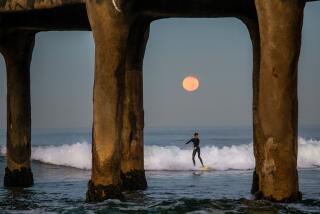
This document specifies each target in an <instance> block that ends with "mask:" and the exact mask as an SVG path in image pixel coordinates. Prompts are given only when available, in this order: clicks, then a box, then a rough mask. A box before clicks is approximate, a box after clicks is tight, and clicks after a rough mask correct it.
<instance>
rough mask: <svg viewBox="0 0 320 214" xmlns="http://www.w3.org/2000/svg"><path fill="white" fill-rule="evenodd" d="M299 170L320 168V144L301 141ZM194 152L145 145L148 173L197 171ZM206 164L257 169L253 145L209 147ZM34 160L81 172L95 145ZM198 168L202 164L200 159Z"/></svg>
mask: <svg viewBox="0 0 320 214" xmlns="http://www.w3.org/2000/svg"><path fill="white" fill-rule="evenodd" d="M298 142H299V150H298V167H299V168H310V167H315V166H320V141H317V140H312V139H310V140H305V139H303V138H299V139H298ZM0 152H1V154H2V155H5V154H6V148H5V147H2V148H1V151H0ZM191 155H192V150H191V149H181V148H179V147H176V146H145V154H144V161H145V169H146V170H196V169H198V168H197V167H194V166H193V164H192V159H191ZM201 157H202V159H203V161H204V164H205V165H206V166H208V167H210V168H213V169H215V170H228V169H236V170H245V169H253V168H254V166H255V163H254V156H253V145H252V143H250V144H242V145H234V146H224V147H222V148H218V147H216V146H206V147H203V148H201ZM31 158H32V159H33V160H38V161H40V162H43V163H48V164H55V165H61V166H69V167H75V168H79V169H86V170H89V169H91V166H92V163H91V144H89V143H88V142H82V143H74V144H66V145H61V146H35V147H32V157H31ZM196 162H197V166H200V162H199V160H198V158H197V157H196Z"/></svg>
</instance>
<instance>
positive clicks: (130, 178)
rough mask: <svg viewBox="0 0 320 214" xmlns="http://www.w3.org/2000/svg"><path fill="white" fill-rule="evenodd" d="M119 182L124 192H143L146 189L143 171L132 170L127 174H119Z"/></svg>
mask: <svg viewBox="0 0 320 214" xmlns="http://www.w3.org/2000/svg"><path fill="white" fill-rule="evenodd" d="M121 180H122V188H123V189H124V190H145V189H146V188H147V187H148V185H147V179H146V175H145V171H144V170H132V171H130V172H127V173H122V172H121Z"/></svg>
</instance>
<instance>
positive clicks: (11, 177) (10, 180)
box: [3, 167, 33, 187]
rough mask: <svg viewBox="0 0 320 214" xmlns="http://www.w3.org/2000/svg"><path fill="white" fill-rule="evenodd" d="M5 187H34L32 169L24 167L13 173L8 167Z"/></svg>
mask: <svg viewBox="0 0 320 214" xmlns="http://www.w3.org/2000/svg"><path fill="white" fill-rule="evenodd" d="M3 185H4V186H5V187H30V186H32V185H33V174H32V171H31V169H30V168H25V167H22V168H20V170H19V169H15V170H13V171H11V170H10V169H9V168H8V167H6V170H5V175H4V180H3Z"/></svg>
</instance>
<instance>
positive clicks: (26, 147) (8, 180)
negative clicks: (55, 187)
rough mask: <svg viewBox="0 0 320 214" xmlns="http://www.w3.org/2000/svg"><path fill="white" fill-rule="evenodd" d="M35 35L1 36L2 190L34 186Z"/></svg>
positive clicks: (1, 34) (8, 34)
mask: <svg viewBox="0 0 320 214" xmlns="http://www.w3.org/2000/svg"><path fill="white" fill-rule="evenodd" d="M34 37H35V33H34V32H28V31H8V32H1V33H0V39H1V40H0V52H1V53H2V54H3V56H4V59H5V62H6V68H7V93H8V94H7V157H6V161H7V167H6V169H5V176H4V186H6V187H28V186H31V185H33V176H32V172H31V161H30V156H31V104H30V62H31V57H32V50H33V47H34Z"/></svg>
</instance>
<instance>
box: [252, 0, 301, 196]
mask: <svg viewBox="0 0 320 214" xmlns="http://www.w3.org/2000/svg"><path fill="white" fill-rule="evenodd" d="M255 4H256V8H257V14H258V20H259V31H260V38H261V63H260V78H259V89H258V94H259V95H258V105H257V107H258V109H257V117H258V121H259V122H258V124H256V125H255V127H256V130H255V140H256V142H255V157H256V173H257V176H258V180H259V188H258V190H259V192H258V193H256V194H255V196H256V198H257V199H262V198H263V199H268V200H273V201H285V202H290V201H296V200H299V199H301V193H300V192H299V184H298V173H297V114H298V99H297V66H298V59H299V54H300V46H301V29H302V22H303V9H304V1H301V0H291V1H279V0H255Z"/></svg>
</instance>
